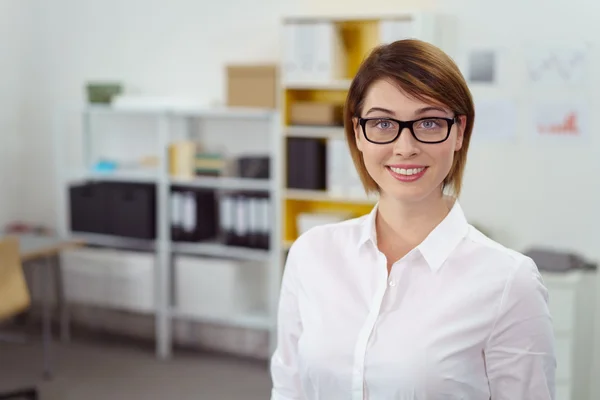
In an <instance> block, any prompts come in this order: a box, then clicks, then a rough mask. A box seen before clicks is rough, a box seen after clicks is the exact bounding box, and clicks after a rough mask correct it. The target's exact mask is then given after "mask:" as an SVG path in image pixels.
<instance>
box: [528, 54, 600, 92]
mask: <svg viewBox="0 0 600 400" xmlns="http://www.w3.org/2000/svg"><path fill="white" fill-rule="evenodd" d="M526 54H527V76H528V80H529V84H530V85H532V86H538V87H556V86H561V87H565V86H566V87H573V86H582V85H585V84H586V82H587V81H588V79H587V78H588V74H589V71H588V67H589V65H588V64H589V57H590V54H589V48H588V46H587V45H586V44H579V45H577V44H572V45H570V46H539V47H538V46H536V47H533V46H532V47H530V48H528V49H527V51H526Z"/></svg>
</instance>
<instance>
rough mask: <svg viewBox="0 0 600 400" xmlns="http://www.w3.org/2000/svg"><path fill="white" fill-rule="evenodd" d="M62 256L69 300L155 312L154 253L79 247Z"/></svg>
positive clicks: (65, 252) (66, 251) (128, 309)
mask: <svg viewBox="0 0 600 400" xmlns="http://www.w3.org/2000/svg"><path fill="white" fill-rule="evenodd" d="M60 257H61V266H62V271H63V278H64V282H65V295H66V297H67V300H68V301H70V302H73V303H78V304H86V305H93V306H99V307H107V308H113V309H119V310H126V311H136V312H142V313H153V312H154V254H151V253H142V252H133V251H122V250H113V249H93V248H79V249H72V250H65V251H63V252H62V253H61V256H60Z"/></svg>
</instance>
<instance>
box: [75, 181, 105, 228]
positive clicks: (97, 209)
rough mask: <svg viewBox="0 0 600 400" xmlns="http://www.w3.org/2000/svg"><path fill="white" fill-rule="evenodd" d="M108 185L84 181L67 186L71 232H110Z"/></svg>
mask: <svg viewBox="0 0 600 400" xmlns="http://www.w3.org/2000/svg"><path fill="white" fill-rule="evenodd" d="M107 201H108V186H107V185H106V184H104V183H96V182H86V183H83V184H75V185H71V186H70V187H69V203H70V204H69V211H70V227H71V231H73V232H84V233H99V234H110V216H109V214H108V211H109V210H108V208H107Z"/></svg>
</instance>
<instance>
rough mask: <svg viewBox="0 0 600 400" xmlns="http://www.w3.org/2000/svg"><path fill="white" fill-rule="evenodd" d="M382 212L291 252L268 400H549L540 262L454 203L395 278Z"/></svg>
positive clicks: (311, 234) (309, 238)
mask: <svg viewBox="0 0 600 400" xmlns="http://www.w3.org/2000/svg"><path fill="white" fill-rule="evenodd" d="M376 212H377V207H375V208H374V209H373V211H372V212H371V213H370V214H369V215H366V216H363V217H360V218H356V219H352V220H349V221H345V222H342V223H337V224H330V225H324V226H319V227H316V228H313V229H311V230H310V231H308V232H307V233H305V234H304V235H302V236H301V237H299V238H298V239H297V240H296V242H295V243H294V245H293V246H292V248H291V249H290V252H289V254H288V259H287V262H286V268H285V272H284V278H283V282H282V288H281V297H280V305H279V317H278V318H279V319H278V345H277V349H276V351H275V353H274V354H273V357H272V360H271V361H272V363H271V375H272V379H273V390H272V400H291V399H303V400H317V399H319V400H337V399H339V400H342V399H344V400H349V399H352V400H364V399H370V400H391V399H395V400H400V399H402V400H415V399H418V400H425V399H427V400H442V399H464V400H488V399H490V398H491V399H492V400H546V399H554V375H555V369H556V361H555V354H554V337H553V333H552V332H553V330H552V322H551V317H550V314H549V311H548V306H547V301H548V295H547V290H546V288H545V287H544V285H543V282H542V279H541V276H540V274H539V272H538V269H537V267H536V265H535V264H534V262H533V261H532V260H531V259H530V258H528V257H525V256H524V255H522V254H519V253H517V252H515V251H512V250H509V249H507V248H505V247H502V246H501V245H499V244H497V243H496V242H494V241H492V240H490V239H488V238H487V237H485V236H484V235H483V234H482V233H480V232H479V231H477V230H476V229H475V228H473V227H472V226H471V225H469V224H468V223H467V221H466V219H465V216H464V214H463V211H462V209H461V208H460V206H459V204H458V202H456V203H455V204H454V206H453V208H452V210H451V211H450V213H449V214H448V216H447V217H446V218H445V219H444V220H443V221H442V222H441V223H440V224H439V225H438V226H437V227H436V228H435V229H434V230H433V231H432V232H431V233H430V234H429V236H428V237H427V238H426V239H425V240H424V241H423V242H422V243H421V244H420V245H419V246H418V247H416V248H415V249H413V250H412V251H411V252H409V253H408V254H407V255H406V256H405V257H403V258H402V259H401V260H399V261H397V262H396V263H395V264H394V265H393V267H392V269H391V272H390V274H389V276H388V272H387V261H386V258H385V256H384V255H383V254H382V253H381V252H380V251H379V250H378V248H377V242H376V234H375V215H376Z"/></svg>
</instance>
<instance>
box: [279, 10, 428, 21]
mask: <svg viewBox="0 0 600 400" xmlns="http://www.w3.org/2000/svg"><path fill="white" fill-rule="evenodd" d="M424 14H425V13H424V12H422V11H415V12H412V11H406V12H394V13H367V14H365V13H346V14H340V13H334V14H314V13H304V14H303V13H298V14H294V15H287V16H285V17H284V18H283V22H284V24H285V23H294V22H307V21H311V22H317V21H329V22H345V21H374V20H386V19H394V20H398V19H400V20H411V19H415V18H418V17H421V16H422V15H424Z"/></svg>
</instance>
